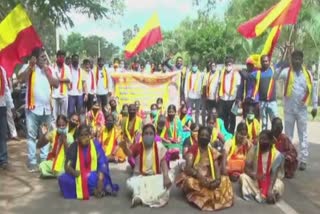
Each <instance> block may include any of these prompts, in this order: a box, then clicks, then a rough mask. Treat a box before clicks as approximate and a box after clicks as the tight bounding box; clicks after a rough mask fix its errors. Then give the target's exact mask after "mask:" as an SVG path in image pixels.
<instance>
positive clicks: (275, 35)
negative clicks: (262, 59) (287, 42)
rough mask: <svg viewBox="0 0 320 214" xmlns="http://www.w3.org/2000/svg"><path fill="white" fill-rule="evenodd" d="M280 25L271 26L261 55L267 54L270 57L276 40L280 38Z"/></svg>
mask: <svg viewBox="0 0 320 214" xmlns="http://www.w3.org/2000/svg"><path fill="white" fill-rule="evenodd" d="M281 29H282V26H276V27H273V28H272V30H271V32H270V33H269V36H268V38H267V40H266V43H265V44H264V47H263V50H262V52H261V55H268V56H269V57H270V58H271V57H272V53H273V51H274V48H275V47H276V45H277V43H278V40H279V38H280V34H281Z"/></svg>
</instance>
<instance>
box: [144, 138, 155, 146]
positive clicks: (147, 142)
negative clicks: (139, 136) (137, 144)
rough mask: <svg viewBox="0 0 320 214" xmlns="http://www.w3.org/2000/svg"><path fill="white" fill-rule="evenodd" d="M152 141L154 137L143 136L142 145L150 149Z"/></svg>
mask: <svg viewBox="0 0 320 214" xmlns="http://www.w3.org/2000/svg"><path fill="white" fill-rule="evenodd" d="M153 141H154V136H149V135H145V136H143V143H144V145H145V146H146V147H151V146H152V144H153Z"/></svg>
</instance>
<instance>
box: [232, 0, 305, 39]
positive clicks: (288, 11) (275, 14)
mask: <svg viewBox="0 0 320 214" xmlns="http://www.w3.org/2000/svg"><path fill="white" fill-rule="evenodd" d="M301 5H302V0H281V1H280V2H279V3H277V4H276V5H274V6H272V7H271V8H270V9H268V10H266V11H265V12H263V13H261V14H259V15H257V16H256V17H254V18H252V19H250V20H249V21H247V22H245V23H243V24H241V25H240V26H239V27H238V32H239V33H240V34H241V35H242V36H244V37H245V38H247V39H249V38H255V37H257V36H260V35H261V34H262V33H263V32H264V31H265V30H266V29H267V28H268V27H275V26H280V25H289V24H296V23H297V19H298V15H299V12H300V9H301Z"/></svg>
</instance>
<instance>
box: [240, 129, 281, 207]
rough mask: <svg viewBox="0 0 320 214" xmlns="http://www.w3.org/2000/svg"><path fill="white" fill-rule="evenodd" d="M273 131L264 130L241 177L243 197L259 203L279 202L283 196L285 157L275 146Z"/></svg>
mask: <svg viewBox="0 0 320 214" xmlns="http://www.w3.org/2000/svg"><path fill="white" fill-rule="evenodd" d="M274 143H275V142H274V137H273V134H272V132H271V131H269V130H263V131H262V132H261V133H260V135H259V142H258V144H257V145H255V146H253V147H251V149H250V151H249V152H248V154H247V159H246V165H245V169H244V171H245V172H244V173H243V174H241V175H240V185H241V191H242V197H243V198H244V199H245V200H251V199H253V200H256V201H257V202H259V203H265V202H267V203H270V204H273V203H275V202H277V201H278V200H279V199H280V197H281V196H282V194H283V191H284V184H283V182H282V180H281V179H282V178H283V175H282V174H283V173H282V171H283V163H284V157H283V155H282V154H281V153H280V152H279V151H278V150H277V149H276V147H275V145H274Z"/></svg>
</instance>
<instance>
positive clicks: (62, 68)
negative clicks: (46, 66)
mask: <svg viewBox="0 0 320 214" xmlns="http://www.w3.org/2000/svg"><path fill="white" fill-rule="evenodd" d="M65 55H66V54H65V52H64V51H61V50H59V51H58V52H57V54H56V57H57V61H56V64H54V66H53V72H54V77H55V78H56V79H58V80H59V87H58V88H56V89H53V93H52V98H53V117H54V121H56V119H57V117H58V115H60V114H62V115H65V116H67V113H68V88H69V84H70V80H71V73H70V67H68V66H67V65H66V64H65V63H64V60H65Z"/></svg>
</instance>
